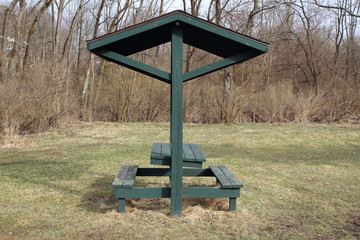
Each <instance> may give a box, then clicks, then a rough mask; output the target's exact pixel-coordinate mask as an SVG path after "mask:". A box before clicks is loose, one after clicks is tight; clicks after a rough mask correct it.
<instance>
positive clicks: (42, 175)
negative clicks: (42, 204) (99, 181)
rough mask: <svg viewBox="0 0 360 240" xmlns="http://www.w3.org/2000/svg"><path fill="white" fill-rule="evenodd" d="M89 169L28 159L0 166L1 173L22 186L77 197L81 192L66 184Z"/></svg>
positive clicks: (54, 161) (87, 166) (69, 163)
mask: <svg viewBox="0 0 360 240" xmlns="http://www.w3.org/2000/svg"><path fill="white" fill-rule="evenodd" d="M88 168H89V165H87V164H74V163H71V162H68V161H57V160H47V159H36V160H35V159H28V160H21V161H12V162H4V163H1V164H0V172H1V173H2V175H3V176H6V177H8V178H11V179H14V180H15V181H16V182H19V183H22V185H24V184H25V185H27V184H35V185H37V186H40V187H45V188H46V189H51V190H55V191H59V192H63V193H65V194H75V195H80V194H81V192H80V191H78V190H76V189H75V188H73V187H72V186H71V185H68V184H66V182H67V181H71V180H77V179H79V177H80V176H81V175H82V174H83V173H84V172H85V171H87V169H88ZM32 188H36V187H32Z"/></svg>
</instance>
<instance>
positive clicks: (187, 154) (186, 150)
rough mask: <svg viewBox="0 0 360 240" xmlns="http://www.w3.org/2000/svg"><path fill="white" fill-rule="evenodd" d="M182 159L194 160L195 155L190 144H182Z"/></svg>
mask: <svg viewBox="0 0 360 240" xmlns="http://www.w3.org/2000/svg"><path fill="white" fill-rule="evenodd" d="M183 161H189V162H194V161H195V156H194V153H193V151H192V150H191V147H190V144H183Z"/></svg>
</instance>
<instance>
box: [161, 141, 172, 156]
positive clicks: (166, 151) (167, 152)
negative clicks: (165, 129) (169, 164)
mask: <svg viewBox="0 0 360 240" xmlns="http://www.w3.org/2000/svg"><path fill="white" fill-rule="evenodd" d="M161 159H164V160H170V159H171V148H170V144H169V143H162V144H161Z"/></svg>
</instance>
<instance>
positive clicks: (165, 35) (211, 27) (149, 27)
mask: <svg viewBox="0 0 360 240" xmlns="http://www.w3.org/2000/svg"><path fill="white" fill-rule="evenodd" d="M174 24H181V26H182V31H183V32H182V34H183V43H186V44H189V45H191V46H194V47H196V48H199V49H202V50H204V51H207V52H210V53H212V54H215V55H217V56H220V57H222V58H224V60H225V61H219V62H220V64H216V65H213V66H210V68H209V65H208V66H206V67H207V69H205V68H203V69H201V68H200V69H197V70H195V71H194V70H193V71H192V74H187V76H186V74H185V78H184V82H185V81H187V80H191V79H193V78H195V77H199V76H201V75H204V74H207V73H209V72H213V71H216V70H218V69H221V68H224V67H227V66H230V65H233V64H235V63H239V62H244V61H246V60H248V59H251V58H253V57H256V56H258V55H261V54H263V53H265V52H267V51H268V44H267V43H266V42H263V41H260V40H257V39H255V38H252V37H249V36H246V35H243V34H240V33H238V32H235V31H233V30H231V29H227V28H224V27H221V26H219V25H216V24H213V23H210V22H207V21H205V20H203V19H201V18H197V17H194V16H192V15H190V14H188V13H185V12H183V11H179V10H177V11H174V12H171V13H168V14H165V15H162V16H160V17H157V18H154V19H151V20H148V21H145V22H142V23H139V24H136V25H133V26H130V27H127V28H124V29H121V30H119V31H115V32H113V33H110V34H106V35H104V36H100V37H97V38H95V39H92V40H89V41H87V48H88V50H90V51H91V52H93V53H95V54H96V55H98V56H100V57H102V58H104V59H106V60H109V61H112V62H115V63H118V64H120V65H123V66H126V67H129V68H131V69H133V70H136V71H139V72H142V73H144V74H147V75H149V76H152V77H155V78H157V79H159V80H162V81H165V82H169V78H170V75H169V73H167V72H165V71H162V70H159V69H155V68H153V67H151V66H148V65H145V64H142V63H140V62H137V61H135V60H132V59H130V58H127V57H126V56H128V55H131V54H134V53H137V52H140V51H143V50H146V49H149V48H152V47H155V46H158V45H160V44H164V43H167V42H170V41H171V36H172V26H173V25H174ZM210 65H211V64H210ZM199 70H200V71H199Z"/></svg>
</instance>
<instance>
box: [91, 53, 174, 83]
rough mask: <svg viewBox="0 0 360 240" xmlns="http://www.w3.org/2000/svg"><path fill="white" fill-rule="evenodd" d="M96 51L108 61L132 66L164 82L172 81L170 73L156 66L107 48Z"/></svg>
mask: <svg viewBox="0 0 360 240" xmlns="http://www.w3.org/2000/svg"><path fill="white" fill-rule="evenodd" d="M94 53H96V54H97V55H100V56H102V58H105V59H106V60H108V61H111V62H114V63H117V64H119V65H121V66H124V67H127V68H130V69H132V70H135V71H137V72H140V73H143V74H145V75H148V76H150V77H153V78H156V79H158V80H160V81H162V82H165V83H170V74H169V73H168V72H165V71H163V70H160V69H157V68H155V67H152V66H149V65H147V64H144V63H142V62H139V61H136V60H133V59H131V58H128V57H125V56H123V55H121V54H118V53H116V52H113V51H110V50H107V49H101V50H96V51H94Z"/></svg>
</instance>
